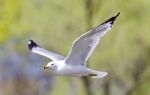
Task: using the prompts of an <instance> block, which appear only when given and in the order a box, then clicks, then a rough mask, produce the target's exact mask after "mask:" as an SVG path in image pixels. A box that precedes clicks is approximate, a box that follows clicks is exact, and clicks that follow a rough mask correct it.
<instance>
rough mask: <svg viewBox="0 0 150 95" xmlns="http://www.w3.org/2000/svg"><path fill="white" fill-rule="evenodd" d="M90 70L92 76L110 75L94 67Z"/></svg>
mask: <svg viewBox="0 0 150 95" xmlns="http://www.w3.org/2000/svg"><path fill="white" fill-rule="evenodd" d="M88 72H89V76H90V77H92V78H103V77H105V76H107V75H108V73H107V72H102V71H95V70H92V69H88Z"/></svg>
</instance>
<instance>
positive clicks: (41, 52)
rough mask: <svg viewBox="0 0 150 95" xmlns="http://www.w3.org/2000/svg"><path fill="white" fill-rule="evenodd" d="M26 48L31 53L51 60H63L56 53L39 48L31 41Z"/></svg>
mask: <svg viewBox="0 0 150 95" xmlns="http://www.w3.org/2000/svg"><path fill="white" fill-rule="evenodd" d="M28 47H29V49H30V50H31V51H32V52H33V53H37V54H39V55H43V56H45V57H48V58H50V59H51V60H63V59H64V58H65V57H63V56H61V55H58V54H56V53H53V52H50V51H48V50H46V49H44V48H41V47H39V46H38V45H37V44H36V43H35V42H34V41H33V40H29V43H28Z"/></svg>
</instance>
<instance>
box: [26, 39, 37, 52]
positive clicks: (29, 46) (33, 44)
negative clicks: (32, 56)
mask: <svg viewBox="0 0 150 95" xmlns="http://www.w3.org/2000/svg"><path fill="white" fill-rule="evenodd" d="M34 47H38V45H37V44H36V43H35V42H34V41H33V40H29V43H28V48H29V49H30V50H32V48H34Z"/></svg>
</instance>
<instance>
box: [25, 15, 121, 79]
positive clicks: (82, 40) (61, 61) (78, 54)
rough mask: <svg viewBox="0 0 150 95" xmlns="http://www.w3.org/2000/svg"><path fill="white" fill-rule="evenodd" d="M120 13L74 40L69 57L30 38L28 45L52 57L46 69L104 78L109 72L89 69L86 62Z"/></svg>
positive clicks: (78, 75)
mask: <svg viewBox="0 0 150 95" xmlns="http://www.w3.org/2000/svg"><path fill="white" fill-rule="evenodd" d="M119 14H120V13H117V15H115V16H113V17H111V18H110V19H108V20H107V21H105V22H103V23H102V24H100V25H98V26H97V27H96V28H93V29H91V30H89V31H88V32H86V33H84V34H83V35H81V36H80V37H78V38H77V39H76V40H75V41H74V42H73V45H72V47H71V50H70V52H69V54H68V55H67V57H64V56H62V55H59V54H56V53H53V52H50V51H48V50H46V49H44V48H41V47H40V46H39V45H37V44H36V43H35V42H34V41H33V40H29V43H28V47H29V49H30V50H31V51H32V52H33V53H37V54H40V55H43V56H45V57H48V58H50V59H51V60H52V61H51V62H49V63H48V64H47V65H46V66H45V67H44V69H50V70H51V71H52V72H53V73H54V74H56V75H63V76H74V77H82V76H91V77H92V78H103V77H105V76H106V75H107V74H108V73H107V72H103V71H95V70H92V69H89V68H87V66H86V64H87V60H88V58H89V57H90V56H91V54H92V53H93V51H94V49H95V47H96V46H97V44H98V43H99V41H100V39H101V37H103V36H104V35H105V34H106V33H107V31H108V30H110V29H111V28H112V25H113V23H114V21H115V19H116V17H117V16H119Z"/></svg>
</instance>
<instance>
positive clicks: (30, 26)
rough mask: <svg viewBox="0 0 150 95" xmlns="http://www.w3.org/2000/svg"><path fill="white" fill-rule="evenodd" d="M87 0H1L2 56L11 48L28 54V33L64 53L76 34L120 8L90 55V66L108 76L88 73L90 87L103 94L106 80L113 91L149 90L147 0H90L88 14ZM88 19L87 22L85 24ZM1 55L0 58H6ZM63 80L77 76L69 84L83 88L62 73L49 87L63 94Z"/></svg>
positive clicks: (137, 94) (143, 94)
mask: <svg viewBox="0 0 150 95" xmlns="http://www.w3.org/2000/svg"><path fill="white" fill-rule="evenodd" d="M86 1H88V0H72V1H70V0H1V1H0V47H4V48H1V49H0V54H1V55H2V54H4V53H6V54H5V55H2V56H9V55H10V54H9V53H10V51H11V52H15V53H19V54H21V55H26V56H24V57H26V58H28V57H29V55H30V54H29V53H28V51H27V47H26V44H27V41H28V40H29V39H33V40H35V41H37V42H38V43H39V44H41V46H43V47H45V48H47V49H49V50H51V51H57V52H58V53H60V54H63V55H67V53H68V50H69V49H70V46H71V44H72V42H73V41H74V40H75V38H76V37H78V36H79V35H81V34H82V33H84V32H86V31H88V28H90V27H94V26H97V25H98V24H100V23H101V22H103V21H104V20H106V19H107V18H109V17H111V16H112V15H114V14H115V13H117V12H121V14H120V16H119V17H118V19H117V20H116V22H115V24H114V27H113V28H112V30H110V31H109V32H108V34H107V35H106V36H105V37H103V38H102V39H101V43H100V45H98V47H97V48H96V50H95V52H94V53H93V56H92V57H91V58H90V60H89V66H90V67H91V68H96V69H98V70H104V71H108V72H109V73H110V74H109V78H108V80H107V79H103V80H96V81H95V80H94V79H91V81H92V82H93V84H92V85H93V88H92V90H93V89H94V90H93V91H95V95H102V94H104V95H105V93H103V92H102V90H99V89H106V88H105V87H104V86H103V85H105V83H107V81H110V84H111V85H110V88H109V91H110V92H111V93H112V94H111V95H148V94H149V87H150V84H149V82H148V79H149V77H150V75H149V72H150V65H149V62H150V61H149V57H150V45H149V44H150V36H149V35H150V27H149V25H150V19H149V16H150V12H149V6H150V1H149V0H125V1H123V0H114V1H110V0H93V1H91V2H92V4H91V7H90V8H91V10H92V11H91V14H92V16H91V18H88V16H87V15H88V12H87V11H88V9H89V8H88V7H87V6H86V4H87V3H86ZM89 19H91V24H88V22H90V21H87V20H89ZM47 43H49V44H47ZM7 49H11V50H8V51H7ZM33 56H34V55H33ZM2 58H3V57H2ZM2 58H0V63H1V62H3V61H4V60H2ZM37 59H38V58H37ZM31 62H32V61H31ZM23 64H26V62H24V63H23ZM138 66H140V67H141V68H139V67H138ZM142 68H143V69H142ZM140 69H142V71H141V70H140ZM0 71H1V70H0ZM135 78H136V79H137V80H136V79H135ZM141 78H142V79H141ZM67 80H69V81H75V84H73V85H75V86H77V89H76V90H77V91H78V92H77V94H85V93H84V89H83V88H84V87H83V86H82V85H81V84H82V83H81V81H80V80H78V79H77V80H70V79H63V78H60V80H57V81H58V83H56V84H57V85H53V90H52V91H50V92H49V93H52V94H53V95H62V94H67V91H68V89H69V87H70V82H69V83H67V82H68V81H67ZM99 81H103V82H104V84H103V83H101V82H99ZM59 83H60V84H59ZM76 83H77V84H76ZM139 84H140V85H139ZM71 85H72V84H71ZM120 85H121V87H120ZM100 87H101V88H100ZM62 88H63V89H62ZM58 89H60V91H57V90H58ZM115 91H116V92H115ZM80 92H81V93H80ZM0 93H1V90H0ZM68 93H69V92H68ZM99 93H101V94H99ZM120 93H121V94H120ZM124 93H127V94H124Z"/></svg>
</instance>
